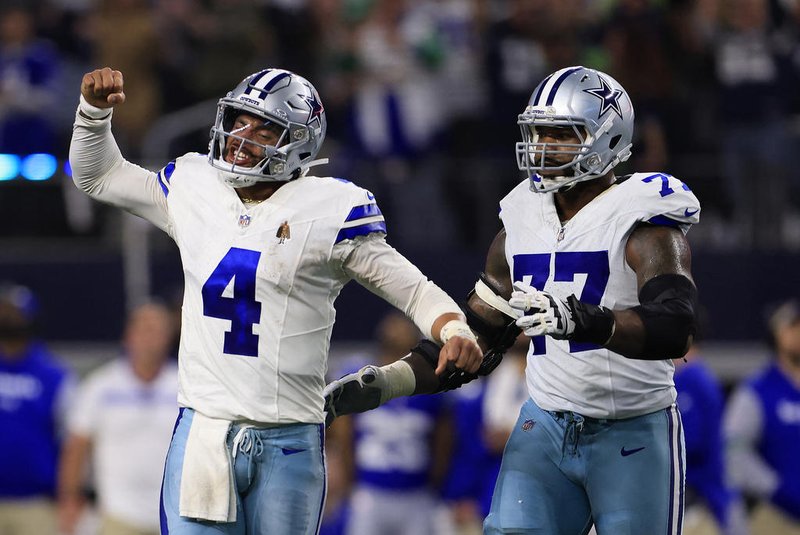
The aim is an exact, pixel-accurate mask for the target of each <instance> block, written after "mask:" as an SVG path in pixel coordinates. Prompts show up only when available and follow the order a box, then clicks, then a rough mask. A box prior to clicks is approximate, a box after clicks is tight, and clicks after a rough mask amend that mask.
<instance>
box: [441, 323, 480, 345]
mask: <svg viewBox="0 0 800 535" xmlns="http://www.w3.org/2000/svg"><path fill="white" fill-rule="evenodd" d="M454 336H461V337H463V338H468V339H470V340H473V341H477V338H476V337H475V333H473V332H472V329H470V328H469V325H467V324H466V323H464V322H463V321H461V320H450V321H448V322H447V323H445V324H444V327H442V330H441V331H439V338H440V339H441V340H442V343H443V344H446V343H447V341H448V340H450V339H451V338H452V337H454Z"/></svg>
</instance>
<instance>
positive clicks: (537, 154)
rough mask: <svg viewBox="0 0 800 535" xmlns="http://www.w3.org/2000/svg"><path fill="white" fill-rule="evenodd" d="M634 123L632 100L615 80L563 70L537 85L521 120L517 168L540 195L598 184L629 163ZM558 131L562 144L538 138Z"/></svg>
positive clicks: (578, 70) (583, 71)
mask: <svg viewBox="0 0 800 535" xmlns="http://www.w3.org/2000/svg"><path fill="white" fill-rule="evenodd" d="M633 119H634V115H633V106H632V105H631V102H630V98H628V95H627V93H626V92H625V90H624V89H623V88H622V86H620V85H619V83H617V82H616V81H615V80H614V79H613V78H611V77H610V76H608V75H605V74H603V73H599V72H598V71H594V70H592V69H587V68H585V67H569V68H566V69H562V70H560V71H557V72H555V73H553V74H552V75H550V76H549V77H547V78H545V80H544V81H542V83H540V84H539V86H538V87H537V88H536V89H535V90H534V92H533V95H532V96H531V99H530V101H529V104H528V106H527V108H525V111H524V112H523V113H522V114H520V116H519V119H518V121H517V123H518V124H519V126H520V131H521V133H522V141H521V142H518V143H517V145H516V154H517V165H518V167H519V169H520V170H521V171H524V172H525V173H526V174H527V176H528V178H529V180H530V183H531V184H530V185H531V190H533V191H536V192H538V193H545V192H548V191H554V190H558V189H561V188H564V187H565V186H571V185H573V184H575V183H577V182H582V181H585V180H592V179H595V178H598V177H600V176H603V175H605V174H606V173H608V172H609V171H610V170H611V169H613V168H614V167H615V166H616V165H617V164H619V163H621V162H624V161H625V160H627V159H628V158H629V157H630V154H631V146H632V145H631V139H632V137H633ZM559 129H560V130H561V131H562V132H565V135H564V139H563V140H562V139H556V140H553V139H552V137H550V136H544V135H543V134H542V132H545V131H547V132H554V131H559ZM543 139H545V140H544V141H543Z"/></svg>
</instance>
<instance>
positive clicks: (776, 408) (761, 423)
mask: <svg viewBox="0 0 800 535" xmlns="http://www.w3.org/2000/svg"><path fill="white" fill-rule="evenodd" d="M724 426H725V434H726V438H727V440H728V444H729V449H730V453H729V455H730V458H729V463H730V476H731V479H732V480H733V482H734V483H735V484H736V485H737V486H738V487H739V488H740V489H741V490H742V492H743V493H745V494H747V495H750V496H753V497H757V498H760V499H762V500H764V501H765V502H766V504H767V505H766V507H767V508H771V509H773V510H777V511H778V518H780V519H781V522H780V524H783V525H785V528H784V529H786V530H797V529H800V483H799V481H800V479H798V474H800V457H798V455H797V444H798V442H799V441H800V388H798V386H797V384H796V383H795V382H794V381H793V379H792V378H791V377H789V375H788V374H787V373H786V372H785V371H783V370H782V369H781V367H780V366H779V365H778V364H777V363H776V362H772V363H770V364H769V365H768V366H767V367H766V368H765V369H764V370H761V371H759V372H758V373H757V374H755V375H754V376H752V377H750V378H748V379H747V380H746V381H744V383H743V384H742V385H741V386H739V388H738V389H737V390H736V391H735V392H734V393H733V395H732V396H731V399H730V401H729V404H728V408H727V411H726V414H725V422H724ZM762 509H765V507H764V505H763V504H759V505H758V506H757V508H756V509H755V510H754V511H753V513H752V519H753V523H754V526H753V527H754V529H755V524H761V522H763V521H764V520H763V519H762V518H761V517H762V515H763V514H765V513H766V512H767V511H766V510H765V511H762ZM770 524H773V525H774V522H771V523H770ZM790 526H791V527H790ZM782 527H783V526H782ZM778 529H780V528H778ZM792 533H794V531H792Z"/></svg>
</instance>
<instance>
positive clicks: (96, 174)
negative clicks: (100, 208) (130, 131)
mask: <svg viewBox="0 0 800 535" xmlns="http://www.w3.org/2000/svg"><path fill="white" fill-rule="evenodd" d="M97 110H98V109H97V108H93V107H91V106H89V105H88V104H86V103H85V101H84V100H83V99H82V100H81V104H80V106H79V108H78V112H77V113H76V115H75V123H74V128H73V130H72V140H71V142H70V150H69V161H70V166H71V168H72V179H73V181H74V182H75V185H76V186H77V187H78V188H79V189H81V190H82V191H84V192H85V193H87V194H88V195H89V196H90V197H92V198H94V199H96V200H98V201H101V202H104V203H106V204H110V205H112V206H117V207H119V208H122V209H124V210H127V211H128V212H130V213H132V214H134V215H137V216H139V217H142V218H144V219H146V220H148V221H150V222H151V223H153V224H154V225H155V226H157V227H158V228H160V229H161V230H164V231H167V232H169V216H168V209H167V201H166V192H165V191H164V189H163V185H162V183H161V181H160V180H159V178H158V177H157V175H156V173H153V172H152V171H149V170H147V169H144V168H142V167H139V166H138V165H135V164H133V163H131V162H129V161H127V160H125V159H124V158H123V157H122V153H121V152H120V150H119V147H118V146H117V142H116V140H115V139H114V136H113V135H112V133H111V115H112V113H111V112H108V111H106V113H107V115H105V116H102V117H96V118H93V117H92V115H93V112H96V111H97ZM101 111H102V110H101Z"/></svg>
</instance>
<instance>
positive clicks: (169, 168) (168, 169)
mask: <svg viewBox="0 0 800 535" xmlns="http://www.w3.org/2000/svg"><path fill="white" fill-rule="evenodd" d="M162 171H163V173H164V178H165V179H166V181H167V184H169V179H170V178H171V177H172V173H174V172H175V161H174V160H173V161H171V162H169V163H168V164H167V165H166V166H165V167H164V169H163V170H162Z"/></svg>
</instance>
